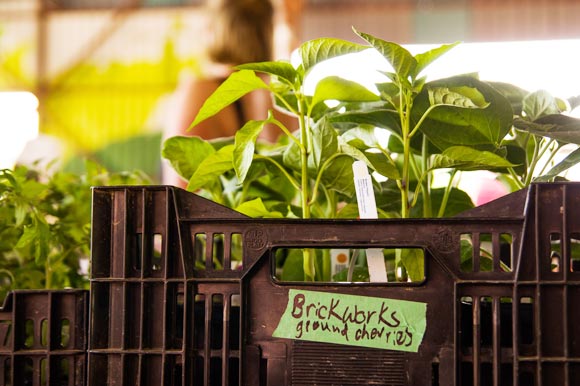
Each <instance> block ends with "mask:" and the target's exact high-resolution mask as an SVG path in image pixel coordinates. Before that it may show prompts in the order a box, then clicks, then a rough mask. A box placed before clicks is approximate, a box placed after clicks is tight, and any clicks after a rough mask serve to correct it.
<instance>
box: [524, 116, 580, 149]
mask: <svg viewBox="0 0 580 386" xmlns="http://www.w3.org/2000/svg"><path fill="white" fill-rule="evenodd" d="M514 126H515V127H516V128H518V129H519V130H523V131H527V132H530V133H532V134H536V135H541V136H544V137H548V138H552V139H555V140H558V141H561V142H566V143H574V144H580V119H578V118H574V117H570V116H568V115H563V114H553V115H546V116H543V117H541V118H538V119H536V120H535V121H534V122H530V121H528V120H525V119H521V118H517V119H515V120H514Z"/></svg>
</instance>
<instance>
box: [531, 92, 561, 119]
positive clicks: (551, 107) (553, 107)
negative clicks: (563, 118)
mask: <svg viewBox="0 0 580 386" xmlns="http://www.w3.org/2000/svg"><path fill="white" fill-rule="evenodd" d="M523 110H524V112H525V113H526V116H527V117H529V119H530V120H532V121H534V120H536V119H538V118H540V117H543V116H545V115H551V114H558V113H560V109H559V107H558V101H557V100H556V98H554V97H553V96H552V95H551V94H550V93H549V92H547V91H545V90H539V91H535V92H533V93H530V94H528V95H527V96H526V97H525V98H524V100H523Z"/></svg>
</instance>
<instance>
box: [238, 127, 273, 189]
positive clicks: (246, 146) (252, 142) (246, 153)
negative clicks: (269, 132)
mask: <svg viewBox="0 0 580 386" xmlns="http://www.w3.org/2000/svg"><path fill="white" fill-rule="evenodd" d="M268 122H269V119H268V120H265V121H249V122H247V123H246V124H245V125H244V126H243V127H242V128H241V129H240V130H238V131H237V132H236V137H235V138H236V141H235V145H234V169H235V171H236V176H237V177H238V181H239V183H240V184H241V183H243V182H244V181H245V179H246V175H247V174H248V170H249V169H250V166H251V165H252V160H253V159H254V150H255V148H256V140H257V139H258V136H259V135H260V133H261V132H262V129H263V128H264V125H265V124H266V123H268Z"/></svg>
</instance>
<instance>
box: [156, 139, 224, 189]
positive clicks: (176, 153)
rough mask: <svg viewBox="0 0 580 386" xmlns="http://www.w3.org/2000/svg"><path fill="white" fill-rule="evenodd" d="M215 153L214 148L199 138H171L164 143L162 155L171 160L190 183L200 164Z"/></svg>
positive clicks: (173, 165)
mask: <svg viewBox="0 0 580 386" xmlns="http://www.w3.org/2000/svg"><path fill="white" fill-rule="evenodd" d="M212 153H215V150H214V148H213V146H212V145H211V144H210V143H209V142H207V141H205V140H203V139H201V138H199V137H182V136H177V137H171V138H168V139H167V140H166V141H165V142H164V143H163V149H162V150H161V155H162V156H163V158H165V159H167V160H169V162H170V164H171V166H172V167H173V169H175V171H176V172H177V173H178V174H179V175H180V176H181V177H183V178H185V179H186V180H188V181H189V179H190V178H191V176H193V174H194V173H195V171H196V170H197V168H198V167H199V165H200V163H201V162H202V161H203V160H204V159H205V158H206V157H208V156H209V155H210V154H212Z"/></svg>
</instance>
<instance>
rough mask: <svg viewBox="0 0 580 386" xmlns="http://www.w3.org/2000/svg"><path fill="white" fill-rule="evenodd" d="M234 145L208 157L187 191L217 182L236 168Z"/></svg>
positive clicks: (193, 177)
mask: <svg viewBox="0 0 580 386" xmlns="http://www.w3.org/2000/svg"><path fill="white" fill-rule="evenodd" d="M233 159H234V145H227V146H224V147H222V148H221V149H219V150H218V151H216V152H215V153H213V154H210V155H209V156H208V157H206V158H205V159H204V160H203V161H202V162H201V164H200V165H199V167H198V168H197V170H196V171H195V173H194V174H193V176H191V179H190V180H189V184H188V185H187V190H189V191H192V192H193V191H195V190H197V189H199V188H202V187H204V186H205V185H206V184H210V183H212V182H214V181H215V179H216V178H218V177H219V176H221V175H222V174H223V173H225V172H227V171H229V170H233V168H234V163H233Z"/></svg>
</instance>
